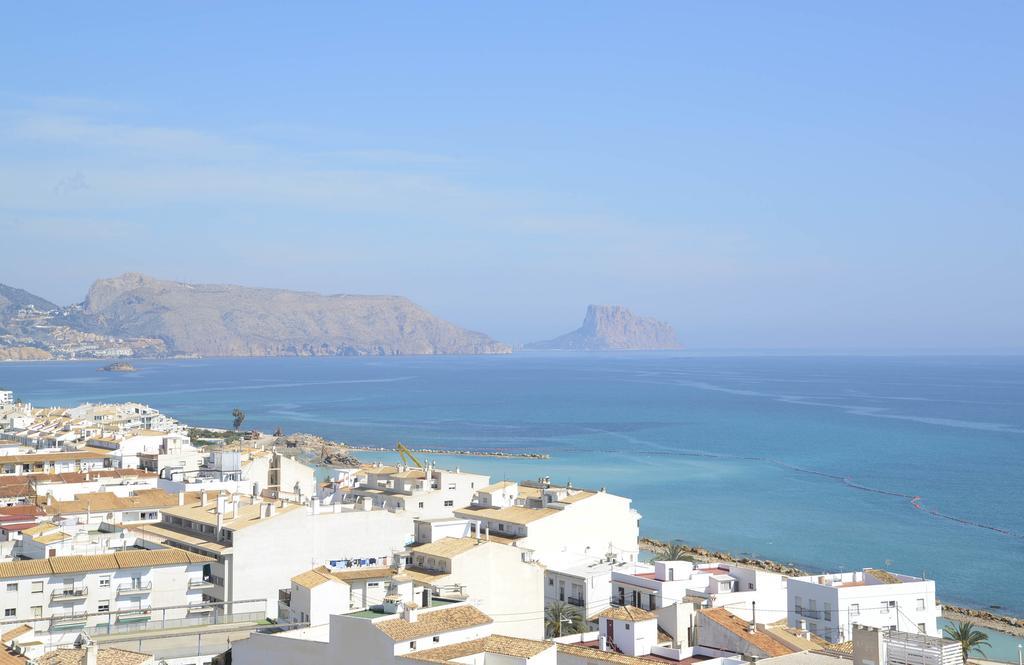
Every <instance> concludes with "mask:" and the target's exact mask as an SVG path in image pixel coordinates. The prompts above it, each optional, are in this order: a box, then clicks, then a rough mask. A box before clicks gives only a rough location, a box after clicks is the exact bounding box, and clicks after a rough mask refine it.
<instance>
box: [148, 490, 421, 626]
mask: <svg viewBox="0 0 1024 665" xmlns="http://www.w3.org/2000/svg"><path fill="white" fill-rule="evenodd" d="M133 531H134V533H135V534H136V535H138V536H139V537H140V538H144V539H147V540H151V541H153V542H158V543H166V544H168V545H171V546H174V547H180V548H183V549H186V550H188V551H191V552H196V553H199V554H205V555H207V556H211V557H214V558H215V559H216V561H215V563H214V564H213V565H212V568H211V574H212V576H211V579H212V580H214V581H215V583H216V586H215V587H214V588H213V589H211V590H209V591H208V594H209V595H210V597H211V599H212V600H219V601H225V602H229V603H235V604H237V603H241V602H242V601H248V600H255V599H261V600H265V602H266V608H267V614H268V616H270V617H271V618H276V617H277V611H278V596H279V594H278V592H279V590H281V589H284V588H286V587H288V586H289V584H290V581H291V578H292V577H294V576H295V575H298V574H299V573H302V572H304V571H307V570H309V569H310V566H316V565H323V564H328V565H332V566H333V567H335V568H342V567H345V568H349V567H351V568H355V567H368V566H381V565H389V564H390V562H391V557H393V556H394V555H395V553H397V552H400V551H402V550H404V549H405V547H406V545H408V544H409V543H410V542H411V541H412V533H413V526H412V520H411V519H410V518H409V517H408V516H405V515H402V514H395V513H390V512H387V511H383V510H372V509H371V507H370V506H369V505H368V504H360V505H357V506H356V505H348V506H342V505H340V504H334V505H331V506H321V505H320V504H319V503H317V502H316V501H313V500H311V501H310V504H309V505H307V504H297V503H288V502H285V501H276V502H272V503H265V502H263V501H262V500H261V499H259V498H254V497H252V496H240V495H237V494H236V495H233V496H231V495H226V494H224V495H220V496H212V495H209V494H207V493H205V492H202V493H199V494H188V495H185V494H179V505H177V506H172V507H170V508H166V509H164V510H163V511H162V519H161V522H160V524H157V525H149V526H145V527H144V528H138V529H133ZM234 611H238V612H245V611H249V610H247V609H245V608H243V607H236V608H235V610H234Z"/></svg>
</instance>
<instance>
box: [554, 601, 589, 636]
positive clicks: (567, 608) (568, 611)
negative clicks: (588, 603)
mask: <svg viewBox="0 0 1024 665" xmlns="http://www.w3.org/2000/svg"><path fill="white" fill-rule="evenodd" d="M586 630H587V622H586V620H585V619H584V618H583V615H582V614H580V613H579V611H578V610H577V609H576V608H575V607H573V606H572V605H570V604H569V603H565V602H562V601H560V600H556V601H555V602H553V603H551V604H550V605H548V606H547V608H546V609H545V610H544V635H545V636H546V637H561V636H562V635H572V634H574V633H583V632H586Z"/></svg>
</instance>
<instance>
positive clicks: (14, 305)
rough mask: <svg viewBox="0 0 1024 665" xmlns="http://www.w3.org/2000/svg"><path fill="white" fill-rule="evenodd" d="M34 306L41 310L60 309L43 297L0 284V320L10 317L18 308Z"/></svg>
mask: <svg viewBox="0 0 1024 665" xmlns="http://www.w3.org/2000/svg"><path fill="white" fill-rule="evenodd" d="M25 307H34V308H35V309H37V310H39V311H41V312H48V311H50V310H54V309H60V307H58V306H57V305H54V304H53V303H52V302H50V301H49V300H46V299H45V298H40V297H39V296H37V295H33V294H31V293H29V292H28V291H26V290H24V289H16V288H14V287H13V286H7V285H6V284H0V320H5V319H8V318H10V317H12V316H13V315H14V314H15V313H16V312H17V311H18V310H19V309H22V308H25Z"/></svg>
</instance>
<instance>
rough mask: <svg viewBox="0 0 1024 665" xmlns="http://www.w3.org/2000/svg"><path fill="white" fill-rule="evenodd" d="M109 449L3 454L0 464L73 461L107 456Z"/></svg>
mask: <svg viewBox="0 0 1024 665" xmlns="http://www.w3.org/2000/svg"><path fill="white" fill-rule="evenodd" d="M109 455H110V451H109V450H100V449H99V448H88V447H86V448H82V449H81V450H75V451H73V452H66V453H34V454H31V455H4V456H3V457H0V464H37V463H43V462H74V461H76V460H83V459H98V458H102V457H108V456H109Z"/></svg>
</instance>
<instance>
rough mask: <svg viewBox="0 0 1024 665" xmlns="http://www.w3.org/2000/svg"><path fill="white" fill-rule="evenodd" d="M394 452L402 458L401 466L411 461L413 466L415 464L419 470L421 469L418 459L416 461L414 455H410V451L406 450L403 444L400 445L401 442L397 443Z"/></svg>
mask: <svg viewBox="0 0 1024 665" xmlns="http://www.w3.org/2000/svg"><path fill="white" fill-rule="evenodd" d="M395 452H397V453H398V454H399V455H401V456H402V463H403V464H408V463H409V462H410V461H411V462H412V463H413V464H415V465H416V466H418V467H419V468H421V469H422V468H423V465H422V464H420V461H419V460H418V459H416V456H415V455H413V454H412V451H411V450H409V449H408V448H406V447H405V444H404V443H402V442H401V441H399V442H397V443H396V444H395Z"/></svg>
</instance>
